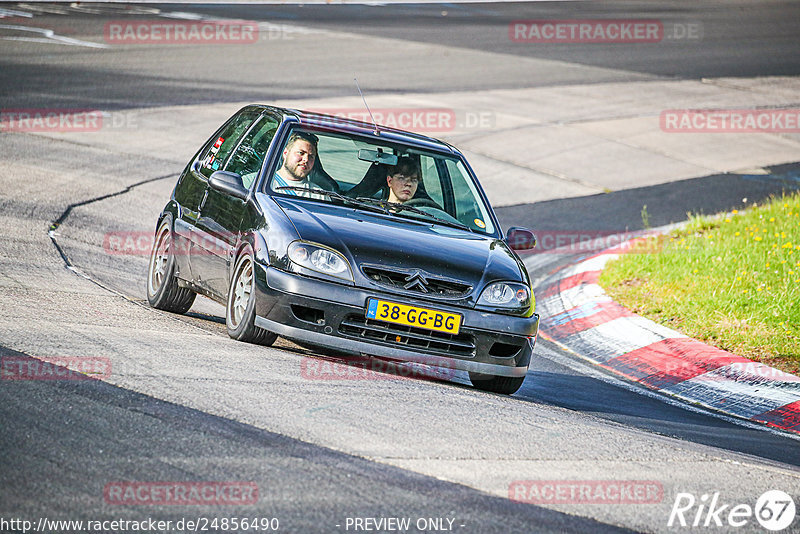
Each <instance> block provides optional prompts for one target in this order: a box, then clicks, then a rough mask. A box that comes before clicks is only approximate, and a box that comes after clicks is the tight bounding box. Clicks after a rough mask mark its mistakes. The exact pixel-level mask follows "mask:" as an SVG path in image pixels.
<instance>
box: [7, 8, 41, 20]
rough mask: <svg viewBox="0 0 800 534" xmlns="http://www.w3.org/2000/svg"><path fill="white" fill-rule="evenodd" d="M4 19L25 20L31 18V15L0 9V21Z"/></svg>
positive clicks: (25, 12) (24, 12)
mask: <svg viewBox="0 0 800 534" xmlns="http://www.w3.org/2000/svg"><path fill="white" fill-rule="evenodd" d="M5 17H24V18H26V19H30V18H33V13H28V12H27V11H16V10H13V9H5V8H0V19H2V18H5Z"/></svg>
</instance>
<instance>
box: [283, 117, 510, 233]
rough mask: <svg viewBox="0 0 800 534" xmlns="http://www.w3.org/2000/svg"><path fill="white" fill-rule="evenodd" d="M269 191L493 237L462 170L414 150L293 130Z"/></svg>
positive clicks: (448, 159) (455, 161)
mask: <svg viewBox="0 0 800 534" xmlns="http://www.w3.org/2000/svg"><path fill="white" fill-rule="evenodd" d="M281 153H282V157H281V159H280V161H279V162H278V165H277V168H276V169H275V171H274V172H273V175H272V176H271V177H270V178H271V179H270V180H269V183H268V186H269V188H270V191H272V192H273V193H275V194H278V195H286V196H300V197H304V198H309V199H313V200H316V201H319V202H330V203H337V204H347V205H348V206H350V207H354V208H356V209H365V210H372V211H381V212H383V213H386V214H389V215H392V216H396V217H406V218H413V219H417V220H425V221H429V222H432V223H434V224H443V225H448V226H453V227H459V228H465V229H468V230H470V231H473V232H479V233H490V234H491V233H494V231H495V229H494V225H493V224H492V220H491V217H490V215H489V209H488V207H487V206H486V204H485V203H484V201H483V200H482V198H481V196H480V194H479V193H478V189H477V187H476V185H475V183H474V182H473V180H472V178H471V176H470V174H469V172H467V169H466V167H465V166H464V163H463V162H462V161H461V159H459V158H458V157H454V156H448V155H445V154H440V153H437V152H433V151H426V150H421V149H419V148H416V147H411V146H408V145H403V144H398V143H394V142H385V143H380V144H377V143H375V142H374V141H370V140H367V139H365V138H363V137H360V136H358V135H355V134H352V135H351V134H344V133H331V132H313V133H312V132H309V131H305V130H300V129H294V130H293V131H292V132H291V133H290V135H288V136H287V138H286V141H285V142H284V146H283V147H282V150H281Z"/></svg>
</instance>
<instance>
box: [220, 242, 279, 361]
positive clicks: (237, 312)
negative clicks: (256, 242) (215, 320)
mask: <svg viewBox="0 0 800 534" xmlns="http://www.w3.org/2000/svg"><path fill="white" fill-rule="evenodd" d="M255 318H256V295H255V263H254V262H253V255H252V251H251V249H250V248H249V247H246V248H245V250H243V251H242V253H241V254H240V255H239V258H238V259H237V260H236V267H235V268H234V270H233V278H232V279H231V285H230V289H229V290H228V304H227V306H225V324H226V326H227V327H228V335H229V336H231V337H232V338H233V339H236V340H238V341H244V342H246V343H257V344H259V345H266V346H269V345H272V344H273V343H274V342H275V340H276V339H277V338H278V335H277V334H275V333H273V332H270V331H268V330H264V329H263V328H259V327H257V326H256V325H255Z"/></svg>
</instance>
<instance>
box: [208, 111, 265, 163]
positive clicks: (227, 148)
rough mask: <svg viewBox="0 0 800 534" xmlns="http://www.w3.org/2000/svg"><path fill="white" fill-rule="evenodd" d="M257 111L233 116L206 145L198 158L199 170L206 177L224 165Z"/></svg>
mask: <svg viewBox="0 0 800 534" xmlns="http://www.w3.org/2000/svg"><path fill="white" fill-rule="evenodd" d="M258 115H259V112H258V111H245V112H243V113H240V114H239V115H237V116H236V117H234V118H233V120H231V121H230V122H229V123H228V124H227V125H226V126H225V128H224V129H223V130H222V132H221V133H220V134H219V135H218V136H217V138H216V139H213V140H212V142H211V144H210V145H209V146H208V147H206V149H205V150H204V151H203V154H202V156H201V158H200V161H201V163H200V172H201V173H202V174H203V175H204V176H205V177H206V178H208V177H209V176H211V174H212V173H214V171H218V170H220V169H222V168H223V167H224V164H225V161H226V160H227V159H228V156H229V155H230V153H231V151H233V149H234V148H236V145H237V144H238V142H239V139H240V138H241V137H242V135H244V133H245V132H246V131H247V129H248V128H250V126H251V125H252V124H253V122H254V121H255V120H256V119H257V118H258Z"/></svg>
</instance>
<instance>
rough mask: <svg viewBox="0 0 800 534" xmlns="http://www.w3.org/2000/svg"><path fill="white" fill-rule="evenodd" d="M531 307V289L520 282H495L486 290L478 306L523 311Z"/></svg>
mask: <svg viewBox="0 0 800 534" xmlns="http://www.w3.org/2000/svg"><path fill="white" fill-rule="evenodd" d="M530 305H531V290H530V288H529V287H528V286H527V285H525V284H522V283H519V282H494V283H492V284H489V285H488V286H486V288H484V290H483V292H482V293H481V296H480V298H479V299H478V306H486V307H491V308H508V309H521V308H528V307H530Z"/></svg>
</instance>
